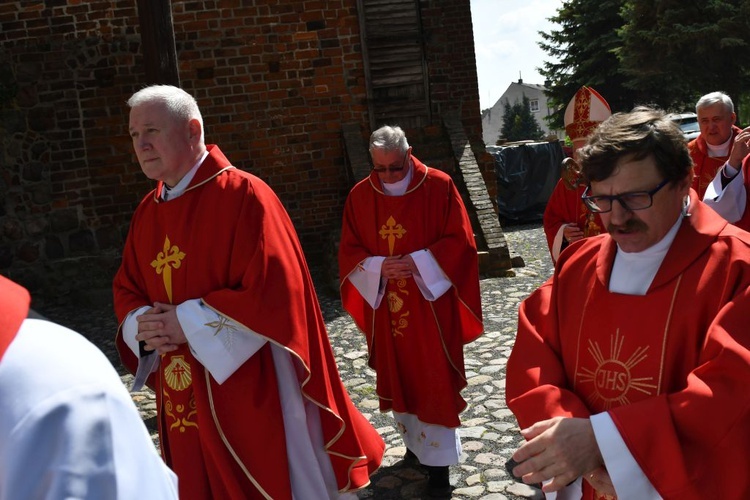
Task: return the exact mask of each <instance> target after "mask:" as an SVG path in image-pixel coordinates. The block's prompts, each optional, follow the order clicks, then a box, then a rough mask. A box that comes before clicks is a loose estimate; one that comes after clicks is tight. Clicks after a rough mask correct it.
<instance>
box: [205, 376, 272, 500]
mask: <svg viewBox="0 0 750 500" xmlns="http://www.w3.org/2000/svg"><path fill="white" fill-rule="evenodd" d="M203 372H204V374H205V376H206V389H207V391H208V405H209V407H210V408H211V417H212V418H213V421H214V425H215V426H216V432H218V433H219V437H221V441H222V443H224V447H225V448H226V449H227V451H228V452H229V453H230V454H231V455H232V458H234V462H235V463H236V464H237V465H238V466H239V467H240V469H242V472H244V473H245V476H246V477H247V479H248V480H249V481H250V482H251V483H253V485H254V486H255V488H256V489H257V490H258V491H259V492H260V494H261V495H263V498H266V499H268V500H273V497H272V496H270V495H269V494H268V493H266V490H264V489H263V488H262V487H261V486H260V484H259V483H258V481H256V480H255V478H254V477H253V475H252V474H250V471H249V470H247V467H245V464H244V463H243V462H242V460H240V457H238V456H237V453H236V452H235V451H234V448H232V445H231V444H230V443H229V439H228V438H227V436H226V434H224V429H222V427H221V423H219V417H218V416H217V415H216V408H215V407H214V393H213V391H212V390H211V377H210V376H209V373H208V370H206V369H204V370H203Z"/></svg>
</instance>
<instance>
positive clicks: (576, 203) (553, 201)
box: [543, 179, 604, 254]
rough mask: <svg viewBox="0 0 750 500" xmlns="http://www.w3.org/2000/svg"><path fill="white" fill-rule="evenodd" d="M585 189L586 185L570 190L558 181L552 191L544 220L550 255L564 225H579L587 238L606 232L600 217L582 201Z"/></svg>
mask: <svg viewBox="0 0 750 500" xmlns="http://www.w3.org/2000/svg"><path fill="white" fill-rule="evenodd" d="M585 189H586V186H584V185H580V186H578V187H577V188H576V189H570V188H568V187H566V184H565V182H564V181H563V180H562V179H560V180H559V181H557V185H556V186H555V189H554V190H552V194H551V195H550V198H549V200H547V206H546V207H545V209H544V218H543V225H544V234H545V236H546V237H547V248H549V249H550V254H551V253H552V244H553V242H554V241H555V236H557V233H558V231H560V228H561V227H562V226H563V225H564V224H576V225H578V228H579V229H580V230H581V231H583V233H584V235H585V236H586V237H589V236H596V235H597V234H600V233H602V232H603V231H604V227H603V226H602V221H601V219H600V218H599V215H598V214H594V213H592V212H590V211H589V209H588V208H586V205H584V203H583V201H582V200H581V196H582V195H583V191H584V190H585ZM563 245H564V243H563ZM563 248H564V246H563ZM561 250H562V249H561Z"/></svg>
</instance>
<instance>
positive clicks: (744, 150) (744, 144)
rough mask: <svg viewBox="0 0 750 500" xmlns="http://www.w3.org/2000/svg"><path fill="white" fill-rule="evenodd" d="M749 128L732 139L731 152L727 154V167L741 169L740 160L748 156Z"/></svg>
mask: <svg viewBox="0 0 750 500" xmlns="http://www.w3.org/2000/svg"><path fill="white" fill-rule="evenodd" d="M749 142H750V127H747V128H745V129H743V130H742V132H740V133H739V134H737V137H735V139H734V145H733V146H732V152H731V153H730V154H729V166H730V167H732V168H734V169H737V170H739V169H740V168H741V167H742V160H744V159H745V157H746V156H747V155H748V154H750V144H748V143H749Z"/></svg>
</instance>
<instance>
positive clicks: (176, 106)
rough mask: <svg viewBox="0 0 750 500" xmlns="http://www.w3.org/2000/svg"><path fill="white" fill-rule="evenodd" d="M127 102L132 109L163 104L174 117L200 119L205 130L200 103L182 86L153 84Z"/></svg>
mask: <svg viewBox="0 0 750 500" xmlns="http://www.w3.org/2000/svg"><path fill="white" fill-rule="evenodd" d="M127 103H128V106H129V107H130V108H131V109H132V108H137V107H138V106H141V105H143V104H154V103H159V104H163V105H164V107H166V108H167V113H169V115H170V116H171V117H172V118H175V119H178V120H184V121H185V123H187V122H189V121H190V120H193V119H195V120H198V122H199V123H200V124H201V131H203V117H202V116H201V111H200V109H199V108H198V103H197V102H196V101H195V98H194V97H193V96H191V95H190V94H188V93H187V92H185V91H184V90H182V89H181V88H178V87H174V86H172V85H151V86H149V87H145V88H142V89H141V90H139V91H138V92H136V93H135V94H133V95H132V96H130V99H128V101H127Z"/></svg>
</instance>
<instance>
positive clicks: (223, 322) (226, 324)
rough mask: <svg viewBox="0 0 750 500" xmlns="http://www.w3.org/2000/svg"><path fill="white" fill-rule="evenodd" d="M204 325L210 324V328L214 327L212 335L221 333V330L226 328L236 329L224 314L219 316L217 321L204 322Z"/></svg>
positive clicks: (229, 329) (228, 329) (232, 330)
mask: <svg viewBox="0 0 750 500" xmlns="http://www.w3.org/2000/svg"><path fill="white" fill-rule="evenodd" d="M206 326H210V327H211V328H215V329H216V331H215V332H214V335H218V334H219V333H221V331H222V330H227V331H231V332H236V331H237V327H236V326H234V324H233V323H232V322H231V321H230V319H229V318H227V317H226V316H219V320H218V321H211V322H210V323H206Z"/></svg>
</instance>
